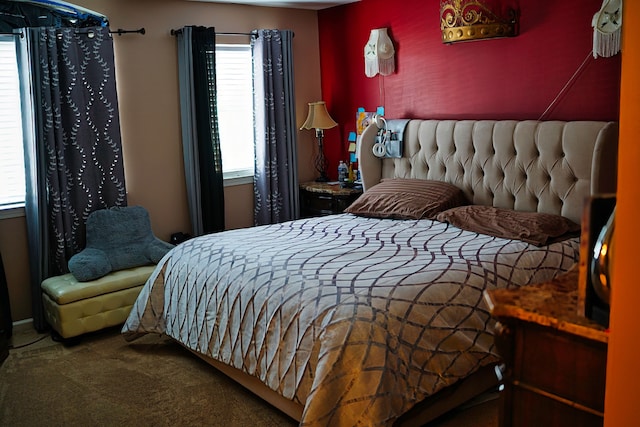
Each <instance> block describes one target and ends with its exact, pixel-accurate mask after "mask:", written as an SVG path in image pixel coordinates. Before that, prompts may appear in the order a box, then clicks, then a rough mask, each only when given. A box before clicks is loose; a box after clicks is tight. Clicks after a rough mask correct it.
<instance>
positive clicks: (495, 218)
mask: <svg viewBox="0 0 640 427" xmlns="http://www.w3.org/2000/svg"><path fill="white" fill-rule="evenodd" d="M436 219H437V220H438V221H441V222H448V223H449V224H451V225H454V226H456V227H458V228H461V229H463V230H468V231H474V232H476V233H481V234H488V235H490V236H495V237H502V238H505V239H516V240H522V241H524V242H527V243H531V244H533V245H536V246H543V245H548V244H550V243H553V242H557V241H560V240H564V239H567V238H569V237H574V236H578V235H579V233H580V225H578V224H576V223H575V222H573V221H571V220H570V219H567V218H565V217H563V216H560V215H553V214H547V213H540V212H520V211H514V210H512V209H503V208H495V207H493V206H480V205H469V206H461V207H458V208H453V209H449V210H447V211H444V212H441V213H440V214H438V216H437V217H436Z"/></svg>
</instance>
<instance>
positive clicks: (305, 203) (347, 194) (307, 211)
mask: <svg viewBox="0 0 640 427" xmlns="http://www.w3.org/2000/svg"><path fill="white" fill-rule="evenodd" d="M361 194H362V188H342V187H340V184H328V183H326V182H306V183H303V184H300V215H301V216H302V217H310V216H321V215H331V214H337V213H342V212H343V211H344V210H345V209H346V208H347V207H349V205H350V204H351V203H353V201H354V200H355V199H357V198H358V196H360V195H361Z"/></svg>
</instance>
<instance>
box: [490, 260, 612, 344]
mask: <svg viewBox="0 0 640 427" xmlns="http://www.w3.org/2000/svg"><path fill="white" fill-rule="evenodd" d="M578 276H579V273H578V266H577V265H576V266H575V267H574V268H572V269H571V270H570V271H568V272H567V273H566V274H563V275H560V276H558V277H556V278H555V279H553V280H551V281H549V282H545V283H539V284H534V285H528V286H522V287H520V288H517V289H495V290H492V291H485V293H484V298H485V301H487V304H488V305H489V309H490V310H491V315H492V316H494V317H495V318H497V319H498V320H501V319H505V318H514V319H519V320H522V321H525V322H531V323H537V324H539V325H541V326H546V327H550V328H553V329H557V330H560V331H565V332H568V333H571V334H574V335H578V336H582V337H585V338H588V339H593V340H596V341H600V342H604V343H607V342H608V340H609V334H608V332H606V331H605V328H604V327H603V326H601V325H599V324H598V323H596V322H593V321H591V320H590V319H588V318H587V317H585V316H582V315H580V314H579V313H578Z"/></svg>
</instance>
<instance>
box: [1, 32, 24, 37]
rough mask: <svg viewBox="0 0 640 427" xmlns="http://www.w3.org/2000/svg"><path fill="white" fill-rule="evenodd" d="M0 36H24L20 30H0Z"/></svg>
mask: <svg viewBox="0 0 640 427" xmlns="http://www.w3.org/2000/svg"><path fill="white" fill-rule="evenodd" d="M0 36H20V38H22V37H24V33H23V32H22V31H19V32H17V33H9V32H5V31H2V32H0Z"/></svg>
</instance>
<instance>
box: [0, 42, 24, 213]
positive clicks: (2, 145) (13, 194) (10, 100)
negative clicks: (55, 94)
mask: <svg viewBox="0 0 640 427" xmlns="http://www.w3.org/2000/svg"><path fill="white" fill-rule="evenodd" d="M24 198H25V169H24V148H23V143H22V112H21V103H20V84H19V79H18V63H17V59H16V46H15V41H14V38H13V36H10V37H3V36H0V209H8V208H14V207H17V206H23V205H24Z"/></svg>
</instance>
